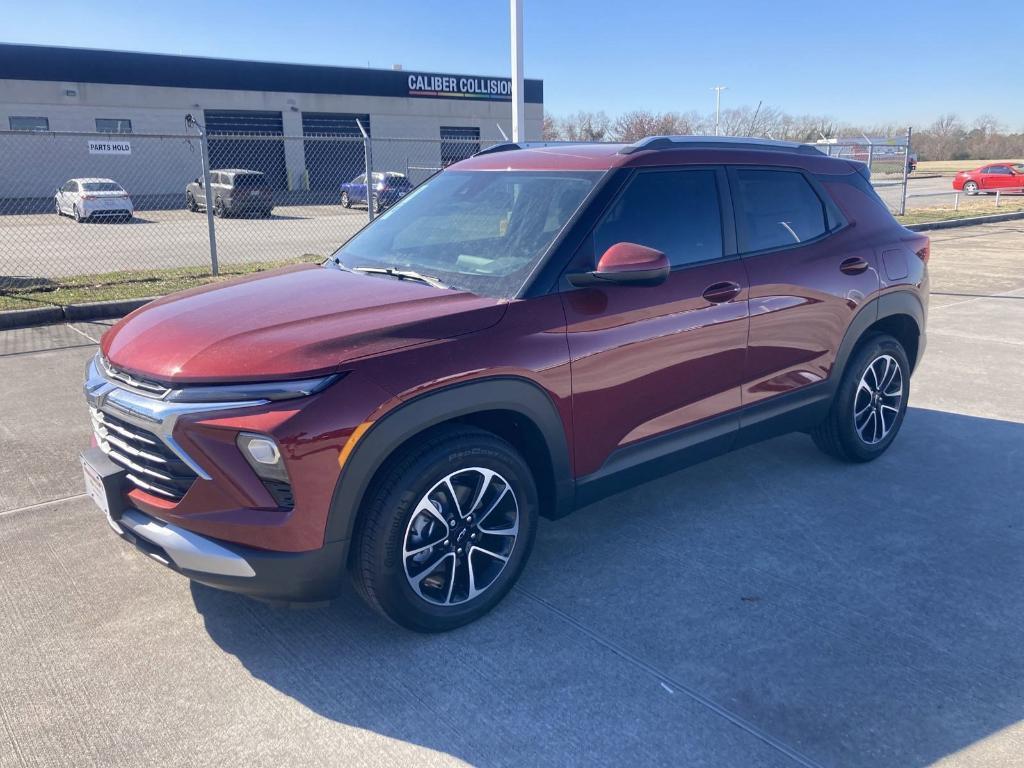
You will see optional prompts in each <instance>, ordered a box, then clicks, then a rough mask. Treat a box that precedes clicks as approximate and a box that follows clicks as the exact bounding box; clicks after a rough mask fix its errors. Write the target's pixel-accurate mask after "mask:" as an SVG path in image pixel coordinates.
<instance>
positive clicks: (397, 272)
mask: <svg viewBox="0 0 1024 768" xmlns="http://www.w3.org/2000/svg"><path fill="white" fill-rule="evenodd" d="M352 271H353V272H362V273H364V274H367V275H387V276H388V277H397V278H398V279H399V280H415V281H416V282H419V283H426V284H427V285H429V286H431V287H432V288H448V287H449V286H447V285H445V284H444V283H443V282H441V281H440V280H438V279H437V278H436V277H431V276H430V275H421V274H420V273H419V272H413V271H412V270H411V269H395V268H394V267H353V269H352Z"/></svg>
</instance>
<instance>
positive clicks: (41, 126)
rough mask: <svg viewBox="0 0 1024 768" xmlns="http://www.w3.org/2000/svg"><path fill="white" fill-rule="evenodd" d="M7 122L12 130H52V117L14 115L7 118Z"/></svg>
mask: <svg viewBox="0 0 1024 768" xmlns="http://www.w3.org/2000/svg"><path fill="white" fill-rule="evenodd" d="M7 123H8V125H9V126H10V128H11V130H12V131H48V130H50V118H48V117H14V116H11V117H9V118H7Z"/></svg>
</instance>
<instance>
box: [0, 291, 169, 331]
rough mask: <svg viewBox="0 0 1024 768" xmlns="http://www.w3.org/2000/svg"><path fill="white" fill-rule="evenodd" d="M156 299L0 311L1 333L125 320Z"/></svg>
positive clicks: (153, 297) (151, 297) (152, 297)
mask: <svg viewBox="0 0 1024 768" xmlns="http://www.w3.org/2000/svg"><path fill="white" fill-rule="evenodd" d="M155 298H158V297H156V296H150V297H149V298H145V299H123V300H119V301H92V302H87V303H85V304H69V305H67V306H66V307H33V308H32V309H12V310H8V311H5V312H0V330H9V329H12V328H27V327H29V326H33V325H49V324H51V323H80V322H85V321H87V320H104V319H107V318H111V317H122V316H124V315H127V314H128V313H129V312H133V311H135V310H136V309H138V308H139V307H141V306H143V305H144V304H148V303H149V302H151V301H153V299H155Z"/></svg>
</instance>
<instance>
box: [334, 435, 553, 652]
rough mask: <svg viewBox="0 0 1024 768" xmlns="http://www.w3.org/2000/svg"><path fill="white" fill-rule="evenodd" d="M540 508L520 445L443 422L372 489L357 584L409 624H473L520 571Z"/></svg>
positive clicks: (358, 539)
mask: <svg viewBox="0 0 1024 768" xmlns="http://www.w3.org/2000/svg"><path fill="white" fill-rule="evenodd" d="M452 491H454V495H453V493H452ZM537 510H538V497H537V488H536V484H535V482H534V479H533V476H532V474H531V473H530V469H529V467H528V466H527V464H526V462H525V461H524V460H523V458H522V457H521V456H520V455H519V453H518V452H517V451H516V450H515V449H514V448H513V447H512V446H510V445H509V444H508V443H506V442H505V441H504V440H502V439H501V438H499V437H497V436H496V435H494V434H492V433H490V432H485V431H483V430H480V429H475V428H472V427H461V426H459V427H451V428H445V429H442V430H439V431H437V432H435V433H434V434H433V435H432V436H431V437H429V438H427V439H426V440H424V441H415V443H413V444H410V445H408V446H407V447H405V448H404V449H400V450H399V452H398V453H397V454H396V455H395V456H394V457H393V458H392V459H390V460H389V461H388V463H387V465H386V466H385V467H384V468H383V470H382V471H381V473H380V474H379V476H378V477H377V479H376V480H375V481H374V485H373V486H372V487H371V489H370V491H369V492H368V493H367V496H366V499H365V500H364V503H363V507H362V518H361V520H360V525H359V527H358V530H357V532H356V535H355V537H354V540H353V559H352V563H351V567H352V576H353V582H354V583H355V586H356V590H357V591H358V592H359V593H360V595H362V597H363V599H364V600H365V601H366V602H367V603H368V604H369V605H370V607H371V608H373V609H374V610H375V611H377V612H379V613H380V614H382V615H384V616H386V617H387V618H389V619H391V620H392V621H393V622H395V623H396V624H399V625H401V626H403V627H406V628H407V629H411V630H414V631H417V632H444V631H447V630H450V629H455V628H456V627H459V626H462V625H463V624H468V623H469V622H471V621H474V620H476V619H478V618H480V617H481V616H483V615H484V614H485V613H487V612H488V611H490V610H491V609H492V608H493V607H494V606H495V605H497V604H498V603H499V602H500V601H501V599H502V598H503V597H504V596H505V595H506V594H507V593H508V591H509V590H510V589H511V588H512V585H513V584H514V583H515V582H516V580H517V579H518V578H519V575H520V573H521V572H522V570H523V567H524V566H525V564H526V560H527V558H528V557H529V555H530V550H531V549H532V547H533V539H534V536H535V533H536V528H537ZM492 531H498V533H494V532H492ZM481 585H483V586H481Z"/></svg>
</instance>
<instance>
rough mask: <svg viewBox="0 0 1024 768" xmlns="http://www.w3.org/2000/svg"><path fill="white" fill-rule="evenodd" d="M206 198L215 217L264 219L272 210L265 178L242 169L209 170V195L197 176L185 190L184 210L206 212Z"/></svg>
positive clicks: (200, 178) (270, 192) (256, 172)
mask: <svg viewBox="0 0 1024 768" xmlns="http://www.w3.org/2000/svg"><path fill="white" fill-rule="evenodd" d="M210 199H212V203H211V204H212V206H213V213H214V215H215V216H236V215H238V216H262V217H267V216H270V214H271V212H272V211H273V210H274V195H273V192H272V191H271V189H270V185H269V184H268V183H267V177H266V176H265V175H264V174H263V173H262V172H260V171H250V170H246V169H245V168H225V169H220V170H216V171H210V189H209V193H208V192H207V189H206V187H205V185H204V184H203V178H202V177H201V176H200V177H199V178H196V179H194V180H193V181H191V182H189V184H188V185H187V186H186V187H185V207H186V208H188V209H189V210H190V211H201V210H206V206H207V204H208V203H207V201H208V200H210Z"/></svg>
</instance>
